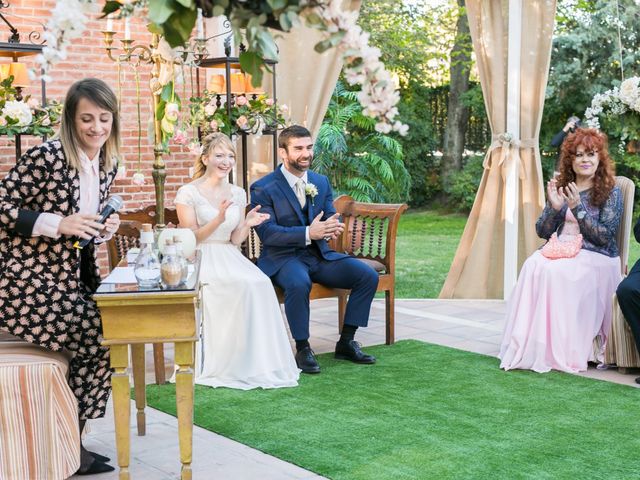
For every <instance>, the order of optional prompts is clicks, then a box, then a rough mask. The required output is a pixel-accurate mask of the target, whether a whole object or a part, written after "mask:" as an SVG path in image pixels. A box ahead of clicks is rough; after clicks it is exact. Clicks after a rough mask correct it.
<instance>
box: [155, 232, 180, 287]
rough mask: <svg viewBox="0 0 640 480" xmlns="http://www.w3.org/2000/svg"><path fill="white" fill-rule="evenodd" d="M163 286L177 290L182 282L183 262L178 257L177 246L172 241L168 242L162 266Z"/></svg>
mask: <svg viewBox="0 0 640 480" xmlns="http://www.w3.org/2000/svg"><path fill="white" fill-rule="evenodd" d="M160 273H161V277H162V284H163V285H164V286H165V287H166V288H175V287H177V286H178V285H180V283H181V282H182V262H181V261H180V258H179V257H178V253H177V251H176V246H175V245H174V244H173V242H171V241H167V242H166V243H165V247H164V255H163V256H162V264H161V265H160Z"/></svg>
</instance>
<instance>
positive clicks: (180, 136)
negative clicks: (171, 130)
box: [172, 129, 189, 145]
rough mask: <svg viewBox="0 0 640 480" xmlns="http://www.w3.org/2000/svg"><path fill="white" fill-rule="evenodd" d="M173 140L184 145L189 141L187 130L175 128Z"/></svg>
mask: <svg viewBox="0 0 640 480" xmlns="http://www.w3.org/2000/svg"><path fill="white" fill-rule="evenodd" d="M172 140H173V142H174V143H176V144H178V145H186V144H187V142H188V141H189V137H188V136H187V132H185V131H184V130H180V129H178V130H176V133H175V135H174V136H173V139H172Z"/></svg>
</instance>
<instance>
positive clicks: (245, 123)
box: [236, 115, 249, 130]
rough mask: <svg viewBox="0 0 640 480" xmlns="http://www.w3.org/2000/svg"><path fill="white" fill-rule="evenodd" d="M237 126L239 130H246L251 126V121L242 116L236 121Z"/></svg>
mask: <svg viewBox="0 0 640 480" xmlns="http://www.w3.org/2000/svg"><path fill="white" fill-rule="evenodd" d="M236 125H237V126H238V128H241V129H242V130H245V129H246V128H247V126H248V125H249V120H248V119H247V117H245V116H244V115H240V116H239V117H238V119H237V120H236Z"/></svg>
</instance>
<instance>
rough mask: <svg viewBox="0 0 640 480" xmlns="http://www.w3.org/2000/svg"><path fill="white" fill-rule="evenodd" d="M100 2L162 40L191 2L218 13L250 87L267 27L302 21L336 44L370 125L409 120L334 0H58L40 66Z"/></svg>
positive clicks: (271, 44)
mask: <svg viewBox="0 0 640 480" xmlns="http://www.w3.org/2000/svg"><path fill="white" fill-rule="evenodd" d="M101 6H102V12H103V13H104V14H115V15H118V16H119V17H131V16H137V17H144V18H145V19H146V20H148V21H150V22H151V26H150V29H152V30H153V31H157V32H161V33H162V35H163V36H164V38H166V40H167V42H168V44H169V45H170V46H173V47H179V46H183V45H184V44H185V43H186V42H187V41H188V39H189V37H190V36H191V33H192V30H193V28H194V26H195V24H196V18H197V9H198V8H201V9H202V12H203V14H204V15H205V16H207V17H212V16H220V15H225V16H226V17H227V18H228V19H229V21H230V22H231V27H232V29H233V31H234V35H235V36H236V39H238V40H239V39H240V38H241V37H242V36H243V34H244V38H245V39H246V41H247V43H248V50H247V51H246V52H243V53H241V54H240V64H241V66H242V69H243V70H244V71H245V72H247V73H249V74H251V76H252V78H253V83H254V85H255V86H257V85H259V84H260V83H261V80H262V75H263V71H264V69H265V63H264V59H265V58H277V56H278V55H277V47H276V44H275V40H274V38H273V36H272V34H271V32H270V30H269V29H270V28H272V29H276V30H281V31H285V32H288V31H290V30H291V29H292V28H294V27H296V26H299V25H301V24H302V23H303V22H304V23H306V24H307V25H308V26H310V27H313V28H315V29H318V30H321V31H324V32H325V34H326V35H325V38H324V39H323V40H322V41H321V42H320V43H318V44H317V45H316V46H315V49H316V51H319V52H322V51H325V50H327V49H329V48H338V49H339V51H340V52H341V56H342V59H343V61H344V66H345V69H344V74H345V77H346V79H347V82H349V83H350V84H351V85H360V86H361V91H360V93H359V95H358V99H359V101H360V104H361V105H362V107H363V112H364V113H365V114H366V115H368V116H370V117H372V118H375V119H376V120H377V122H376V130H377V131H379V132H383V133H388V132H390V131H392V130H394V131H397V132H399V133H400V134H402V135H404V134H406V132H407V129H408V127H407V126H406V125H404V124H402V123H401V122H400V121H398V120H396V116H397V114H398V109H397V107H396V105H397V103H398V101H399V99H400V97H399V94H398V92H397V91H396V90H395V86H394V83H393V82H392V81H391V75H390V74H389V72H387V70H386V69H385V66H384V64H383V63H382V62H381V61H380V50H379V49H377V48H375V47H370V46H369V34H368V33H366V32H364V31H363V30H362V29H361V28H360V27H359V26H358V25H356V20H357V16H358V14H357V12H352V11H345V10H343V9H342V1H341V0H303V1H300V0H278V1H275V0H263V1H252V2H247V1H246V0H162V1H160V0H132V1H129V2H123V3H120V2H118V1H114V0H109V1H107V2H98V1H93V0H60V1H58V2H57V3H56V7H55V8H54V10H53V11H52V16H51V18H50V19H49V22H48V24H47V32H46V34H45V39H46V40H47V44H48V46H47V47H45V49H44V50H43V53H42V55H41V56H40V65H41V67H42V69H43V70H44V72H45V76H44V78H45V79H48V75H47V72H49V71H50V67H51V66H52V65H53V64H54V63H55V62H57V61H59V60H62V59H64V58H66V48H67V47H68V46H69V44H70V42H71V40H72V39H73V38H77V37H78V36H79V35H80V34H81V33H82V31H84V29H85V25H86V22H87V20H88V18H89V17H90V16H92V15H95V14H96V12H97V10H99V9H100V7H101Z"/></svg>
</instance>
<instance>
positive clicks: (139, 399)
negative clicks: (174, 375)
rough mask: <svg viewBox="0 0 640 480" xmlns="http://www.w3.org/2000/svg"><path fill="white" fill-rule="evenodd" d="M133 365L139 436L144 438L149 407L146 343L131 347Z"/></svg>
mask: <svg viewBox="0 0 640 480" xmlns="http://www.w3.org/2000/svg"><path fill="white" fill-rule="evenodd" d="M131 363H132V364H133V390H134V392H135V396H136V410H137V413H136V423H137V425H138V436H143V435H145V434H146V433H147V423H146V418H145V415H144V407H146V406H147V391H146V388H145V384H146V382H145V355H144V343H138V344H133V345H131Z"/></svg>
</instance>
